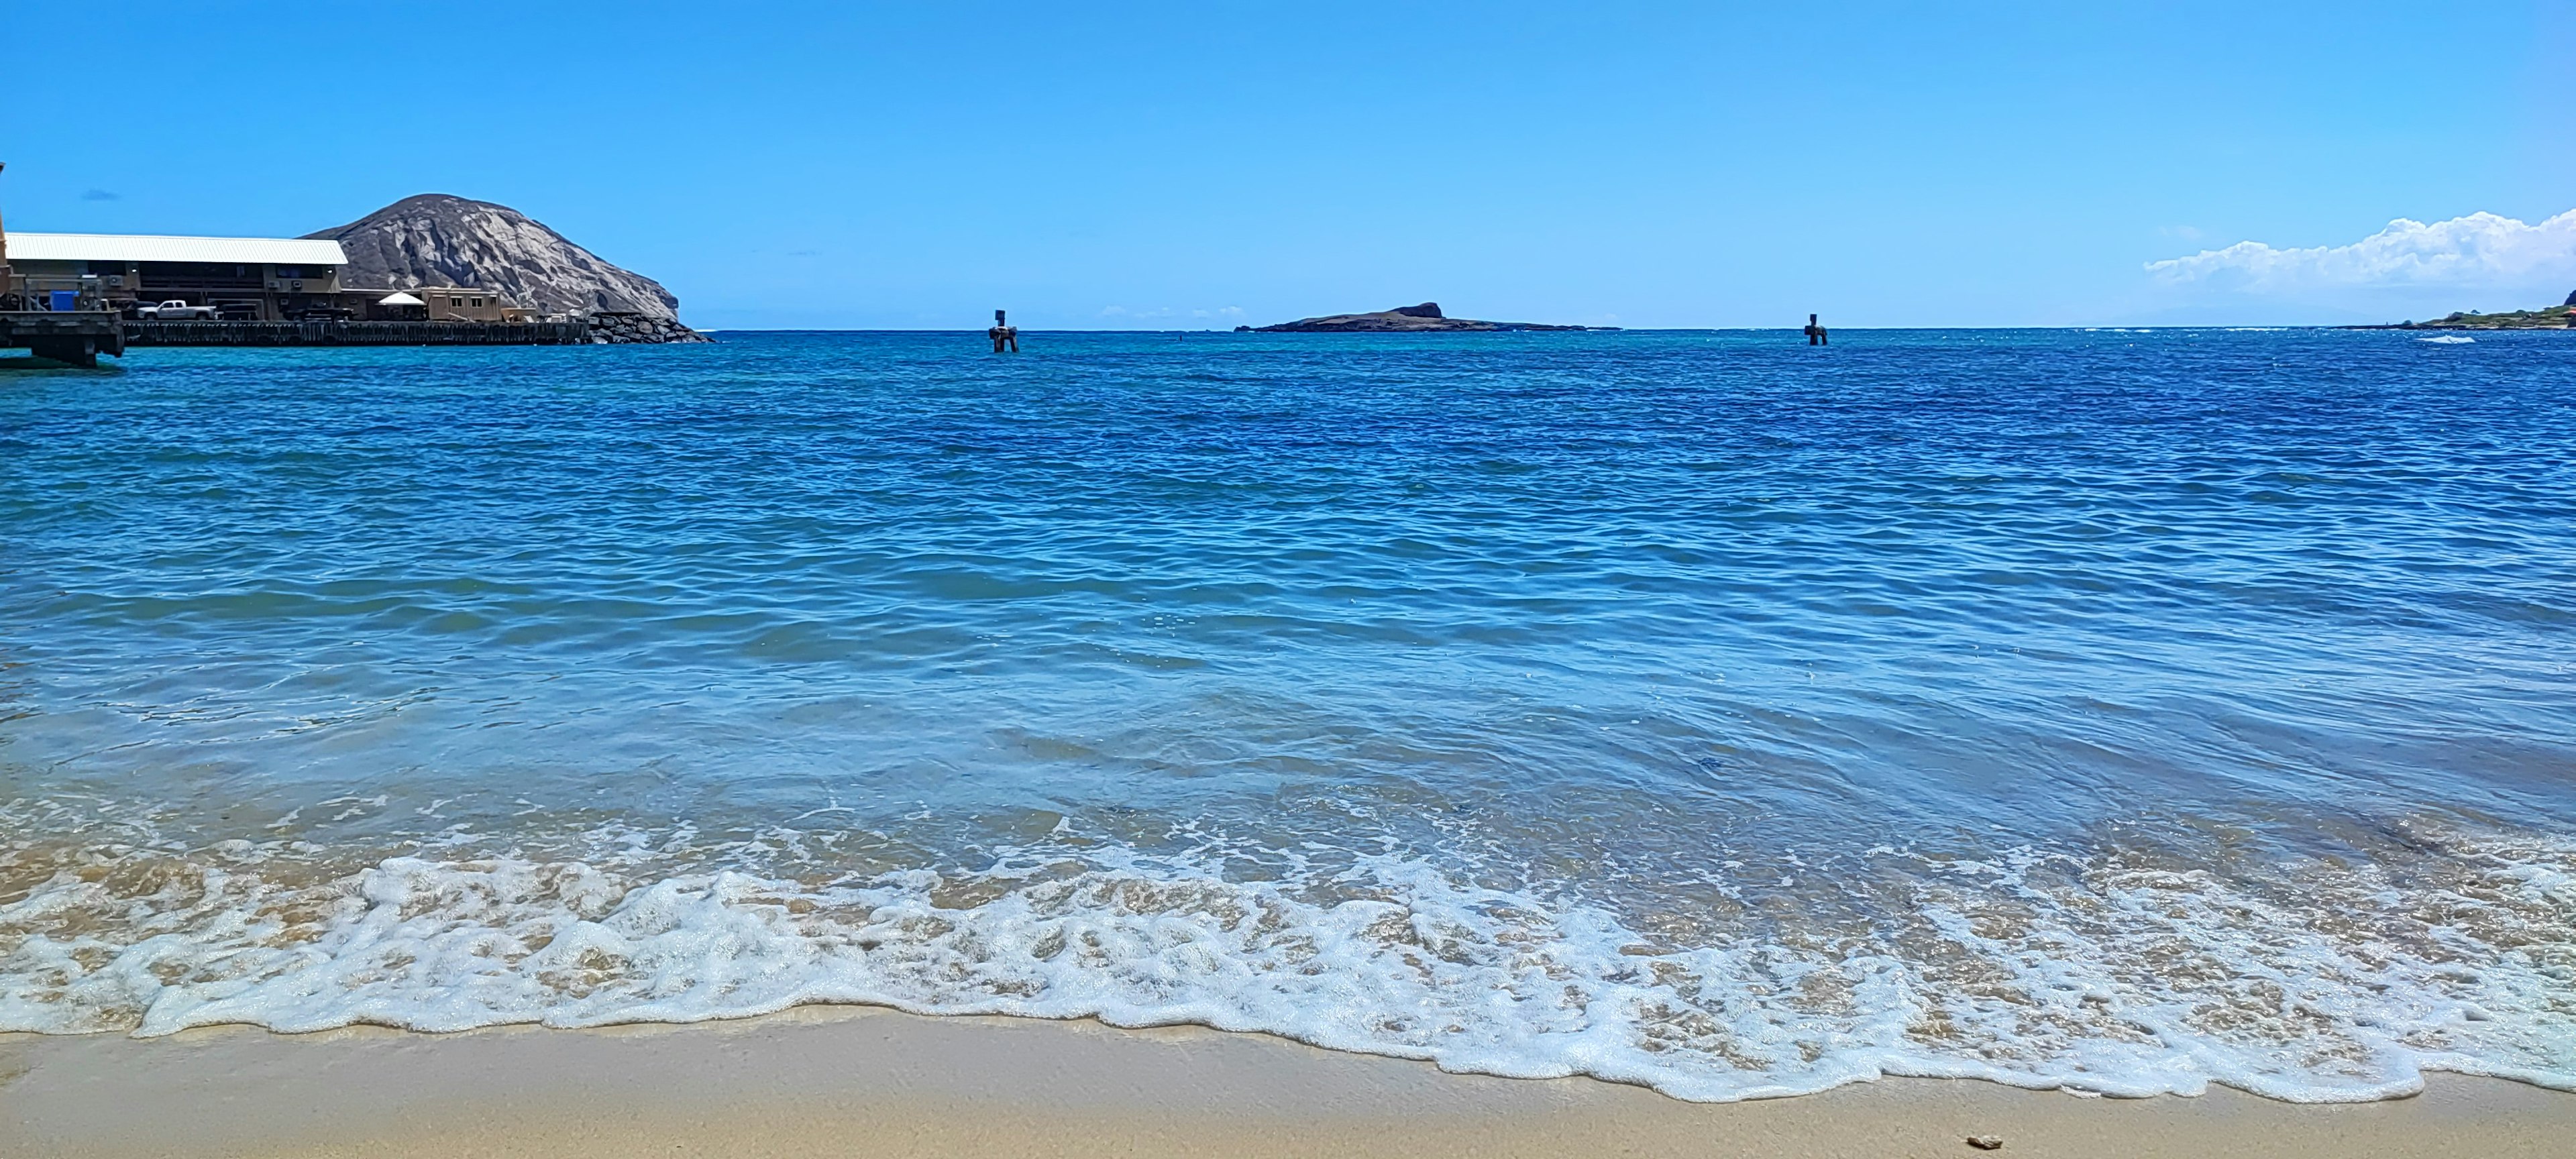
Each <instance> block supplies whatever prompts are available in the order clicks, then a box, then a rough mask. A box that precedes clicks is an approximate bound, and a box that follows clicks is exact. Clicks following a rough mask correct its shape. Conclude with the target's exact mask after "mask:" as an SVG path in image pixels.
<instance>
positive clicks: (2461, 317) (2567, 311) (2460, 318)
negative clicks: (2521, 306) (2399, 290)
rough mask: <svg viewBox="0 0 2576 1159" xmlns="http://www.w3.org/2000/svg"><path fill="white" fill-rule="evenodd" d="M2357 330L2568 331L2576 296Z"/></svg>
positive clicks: (2573, 323)
mask: <svg viewBox="0 0 2576 1159" xmlns="http://www.w3.org/2000/svg"><path fill="white" fill-rule="evenodd" d="M2351 329H2354V330H2568V329H2576V294H2569V295H2567V301H2566V304H2564V305H2559V306H2543V307H2541V308H2539V309H2537V310H2509V311H2506V312H2505V313H2502V314H2481V313H2478V312H2477V311H2475V310H2469V311H2466V312H2455V313H2453V314H2452V315H2451V316H2450V317H2447V318H2435V319H2433V320H2432V321H2430V322H2414V321H2407V322H2396V323H2390V324H2387V325H2380V326H2354V327H2351Z"/></svg>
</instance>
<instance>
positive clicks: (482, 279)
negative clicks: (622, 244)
mask: <svg viewBox="0 0 2576 1159" xmlns="http://www.w3.org/2000/svg"><path fill="white" fill-rule="evenodd" d="M304 236H306V237H312V238H329V239H331V240H333V241H337V242H339V243H340V248H341V249H342V250H343V251H345V252H346V253H347V254H348V255H349V264H348V265H346V266H343V267H341V274H340V276H341V283H342V284H343V285H350V286H371V287H372V286H382V287H385V288H387V289H391V290H412V289H418V288H420V287H422V286H466V287H472V288H474V289H483V290H497V291H499V292H500V293H501V295H502V296H503V297H506V298H508V299H510V300H511V301H513V302H516V303H517V304H519V305H523V306H528V307H531V308H533V309H535V310H537V311H538V312H539V313H542V314H561V315H566V316H571V317H581V318H587V319H589V321H590V323H591V340H592V341H593V342H609V343H626V342H704V341H707V337H706V336H705V335H703V334H700V333H698V332H697V331H695V330H691V329H689V328H688V327H687V326H684V325H682V324H681V323H680V299H679V298H678V296H676V295H674V294H672V293H671V292H670V291H669V290H666V289H663V288H662V284H661V283H660V282H656V281H654V280H653V279H651V278H648V277H645V276H644V275H642V274H638V273H635V272H634V271H632V270H626V269H621V268H619V267H617V266H615V265H612V264H610V263H609V262H607V261H604V260H602V259H601V258H600V257H599V256H598V255H596V254H593V253H591V252H590V251H589V250H586V249H583V248H581V247H580V246H578V245H575V244H573V243H572V241H571V240H570V239H568V238H566V237H564V235H562V234H559V233H556V232H555V231H554V230H552V229H549V228H547V227H546V226H545V225H544V224H543V223H541V222H539V221H537V220H536V219H534V218H531V217H529V216H528V215H526V214H524V213H521V212H519V211H518V210H515V209H512V208H510V207H509V206H506V205H495V204H493V203H492V202H489V201H475V200H471V199H469V198H463V197H454V196H450V195H448V194H444V193H424V194H421V195H419V196H417V197H406V198H404V199H402V200H400V201H397V202H395V203H393V204H392V205H388V206H386V207H384V208H383V209H379V210H377V211H375V212H374V213H370V214H368V215H367V216H365V217H362V218H359V219H358V220H356V221H353V222H350V223H349V224H347V225H343V226H340V227H338V228H335V229H326V230H322V231H320V232H318V233H309V234H306V235H304Z"/></svg>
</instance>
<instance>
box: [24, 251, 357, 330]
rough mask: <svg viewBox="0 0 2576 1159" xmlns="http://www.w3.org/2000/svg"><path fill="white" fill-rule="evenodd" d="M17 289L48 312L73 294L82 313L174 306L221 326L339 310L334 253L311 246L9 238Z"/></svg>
mask: <svg viewBox="0 0 2576 1159" xmlns="http://www.w3.org/2000/svg"><path fill="white" fill-rule="evenodd" d="M6 236H7V239H8V240H7V241H6V242H5V243H0V244H5V245H6V246H7V247H8V248H7V250H6V251H5V252H6V254H7V255H8V256H7V259H6V260H7V262H8V266H9V273H10V277H11V280H12V282H13V283H15V284H14V285H11V286H8V287H5V288H0V289H6V290H8V291H13V292H15V293H18V294H20V295H23V296H25V297H26V298H27V299H29V300H31V301H33V302H35V303H39V304H49V303H51V302H53V301H56V300H59V296H60V295H63V294H66V293H68V294H71V295H73V296H74V297H75V299H76V300H77V301H78V302H79V303H80V306H79V308H81V309H92V310H122V309H124V308H125V307H127V306H129V305H132V304H136V303H143V304H150V303H155V302H165V301H171V300H174V299H175V300H178V301H182V302H186V303H188V304H189V305H192V306H212V307H214V308H216V309H217V310H221V311H223V313H224V316H226V317H237V318H244V319H254V320H260V321H276V320H280V319H288V318H295V317H299V316H302V315H305V314H307V313H310V312H314V311H324V310H331V309H334V308H337V307H339V305H340V303H339V295H340V290H341V288H342V287H341V285H340V267H342V266H344V265H347V264H348V262H349V258H348V255H347V254H346V253H343V252H342V251H341V249H340V243H339V242H336V241H330V240H327V239H314V238H268V237H153V236H138V235H128V234H101V233H10V234H8V235H6Z"/></svg>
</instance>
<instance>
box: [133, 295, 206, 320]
mask: <svg viewBox="0 0 2576 1159" xmlns="http://www.w3.org/2000/svg"><path fill="white" fill-rule="evenodd" d="M134 316H135V317H137V318H149V319H152V320H153V321H156V322H179V321H185V320H188V319H191V318H201V319H204V320H205V321H208V322H212V321H214V320H215V308H214V307H212V306H191V305H189V304H187V303H186V302H183V301H180V300H179V299H177V298H172V299H170V300H169V301H167V302H163V303H161V304H160V305H158V306H137V307H135V308H134Z"/></svg>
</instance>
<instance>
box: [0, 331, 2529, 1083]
mask: <svg viewBox="0 0 2576 1159" xmlns="http://www.w3.org/2000/svg"><path fill="white" fill-rule="evenodd" d="M724 338H725V340H724V341H723V342H721V343H720V344H717V345H713V346H693V347H603V348H566V349H506V350H503V349H493V350H474V349H459V350H310V351H299V350H272V351H190V350H144V351H137V352H135V353H134V354H133V355H132V356H130V357H129V358H127V359H126V360H125V361H124V363H123V364H122V365H121V366H120V367H119V368H117V369H115V370H113V371H107V372H97V373H80V372H55V373H38V372H31V371H0V1030H35V1031H45V1032H64V1033H69V1032H86V1031H121V1032H132V1033H143V1034H160V1033H167V1032H170V1031H174V1030H178V1029H181V1028H184V1027H188V1026H195V1025H203V1024H209V1023H225V1022H246V1023H253V1024H258V1025H264V1026H269V1027H273V1028H276V1029H280V1030H309V1029H317V1028H322V1027H330V1026H339V1025H347V1024H350V1023H356V1022H366V1023H378V1024H384V1025H391V1026H399V1027H410V1028H416V1029H420V1030H433V1031H434V1030H452V1029H459V1028H464V1027H470V1026H479V1025H488V1024H494V1023H504V1022H545V1023H551V1024H557V1025H592V1024H600V1023H612V1022H622V1021H645V1020H688V1019H700V1018H711V1017H726V1016H739V1015H746V1014H753V1013H760V1012H766V1011H771V1010H776V1009H780V1008H782V1007H785V1006H790V1005H795V1004H799V1003H809V1002H873V1003H883V1004H889V1005H894V1006H899V1007H902V1008H905V1009H911V1010H916V1011H925V1012H934V1013H937V1012H1000V1013H1019V1014H1032V1015H1040V1016H1049V1017H1079V1016H1086V1015H1096V1016H1099V1017H1102V1018H1104V1019H1106V1020H1108V1021H1111V1022H1116V1023H1121V1024H1150V1023H1168V1022H1198V1023H1205V1024H1208V1025H1213V1026H1218V1027H1223V1028H1228V1029H1247V1030H1267V1031H1273V1032H1277V1033H1282V1034H1289V1035H1294V1036H1297V1037H1300V1038H1304V1039H1306V1040H1308V1041H1312V1042H1315V1043H1318V1044H1321V1045H1325V1046H1330V1047H1337V1048H1342V1049H1350V1050H1361V1051H1370V1052H1376V1053H1384V1054H1394V1055H1403V1056H1410V1057H1421V1058H1430V1059H1435V1060H1437V1061H1438V1062H1439V1063H1440V1064H1441V1065H1443V1066H1446V1067H1449V1068H1451V1069H1456V1070H1466V1071H1483V1072H1488V1073H1496V1074H1509V1075H1564V1074H1592V1075H1598V1076H1602V1077H1606V1078H1613V1079H1620V1080H1625V1081H1633V1082H1641V1083H1646V1084H1649V1085H1652V1086H1655V1087H1657V1088H1658V1089H1661V1090H1664V1091H1667V1092H1669V1093H1671V1094H1674V1095H1676V1096H1679V1097H1683V1098H1692V1099H1726V1098H1741V1097H1750V1096H1760V1095H1772V1094H1788V1093H1796V1092H1802V1091H1810V1090H1816V1089H1820V1088H1823V1087H1827V1086H1831V1085H1835V1084H1838V1083H1843V1082H1849V1081H1854V1080H1860V1079H1867V1078H1871V1077H1875V1076H1878V1075H1881V1074H1930V1075H1967V1076H1982V1077H1987V1078H1992V1079H1997V1080H2001V1081H2005V1082H2012V1083H2018V1084H2022V1085H2028V1086H2054V1087H2066V1088H2070V1089H2075V1090H2079V1091H2096V1092H2108V1093H2120V1094H2142V1093H2152V1092H2160V1091H2175V1092H2186V1093H2188V1092H2197V1091H2199V1090H2202V1089H2204V1087H2205V1086H2206V1084H2208V1083H2210V1082H2221V1083H2226V1084H2231V1085H2235V1086H2238V1087H2242V1088H2245V1089H2248V1090H2252V1091H2256V1092H2259V1093H2263V1094H2267V1095H2272V1096H2275V1097H2281V1098H2291V1099H2302V1100H2346V1099H2366V1098H2380V1097H2387V1096H2390V1095H2396V1094H2403V1093H2406V1092H2408V1091H2411V1090H2414V1089H2417V1088H2418V1087H2419V1086H2420V1084H2421V1081H2422V1074H2423V1072H2425V1071H2426V1070H2451V1071H2463V1072H2469V1073H2478V1074H2491V1075H2502V1076H2508V1077H2514V1078H2519V1079H2523V1080H2526V1081H2531V1082H2537V1083H2543V1084H2548V1085H2552V1086H2561V1087H2576V468H2571V466H2570V453H2571V450H2572V449H2576V391H2572V390H2571V384H2576V342H2571V341H2570V340H2569V339H2568V338H2567V337H2566V336H2563V335H2557V334H2547V333H2533V334H2496V335H2490V336H2482V337H2479V338H2478V339H2477V340H2476V341H2475V342H2471V343H2428V342H2424V341H2419V340H2418V339H2417V338H2416V337H2415V336H2413V335H2409V334H2403V333H2386V332H2372V333H2345V332H2320V331H2274V332H2239V331H2215V330H2188V331H2157V332H2117V331H2100V332H2073V331H1992V332H1902V331H1897V332H1859V331H1852V332H1846V333H1843V334H1840V335H1838V336H1837V338H1838V342H1837V344H1836V345H1834V346H1832V347H1829V348H1825V349H1811V348H1808V347H1806V346H1804V345H1803V344H1801V343H1800V341H1799V340H1798V339H1797V338H1796V337H1795V336H1794V335H1783V334H1780V333H1743V332H1730V333H1689V332H1639V333H1606V334H1495V335H1417V336H1327V335H1229V334H1190V335H1172V334H1044V335H1038V334H1032V335H1028V336H1027V337H1026V340H1025V342H1026V347H1027V352H1026V353H1024V354H1022V355H1020V356H1017V357H993V356H990V355H987V354H985V353H984V352H983V351H982V349H981V341H980V336H978V335H973V334H965V335H946V334H756V333H744V334H731V335H726V336H724Z"/></svg>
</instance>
